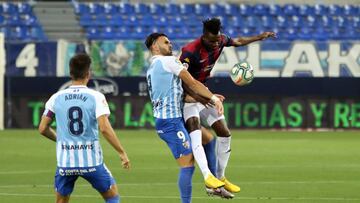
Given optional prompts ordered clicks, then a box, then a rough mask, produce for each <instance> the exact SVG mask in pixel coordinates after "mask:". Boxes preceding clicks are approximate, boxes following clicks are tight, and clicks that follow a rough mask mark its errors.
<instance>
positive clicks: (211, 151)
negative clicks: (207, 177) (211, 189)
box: [203, 138, 216, 176]
mask: <svg viewBox="0 0 360 203" xmlns="http://www.w3.org/2000/svg"><path fill="white" fill-rule="evenodd" d="M215 146H216V138H214V139H212V140H211V141H210V142H209V143H207V144H206V145H204V146H203V147H204V150H205V154H206V159H207V161H208V166H209V169H210V171H211V173H212V174H213V175H214V176H216V153H215Z"/></svg>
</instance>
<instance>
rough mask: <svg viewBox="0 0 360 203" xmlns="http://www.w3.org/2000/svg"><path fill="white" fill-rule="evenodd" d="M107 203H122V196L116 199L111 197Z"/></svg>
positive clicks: (117, 196)
mask: <svg viewBox="0 0 360 203" xmlns="http://www.w3.org/2000/svg"><path fill="white" fill-rule="evenodd" d="M105 201H106V202H105V203H120V196H119V195H116V196H115V197H111V198H109V199H106V200H105Z"/></svg>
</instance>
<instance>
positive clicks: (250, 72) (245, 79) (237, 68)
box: [230, 62, 254, 86]
mask: <svg viewBox="0 0 360 203" xmlns="http://www.w3.org/2000/svg"><path fill="white" fill-rule="evenodd" d="M230 77H231V79H232V81H233V82H234V83H235V84H236V85H239V86H243V85H248V84H250V83H251V82H252V81H253V79H254V69H253V67H252V66H251V64H250V63H248V62H239V63H237V64H235V65H234V66H233V67H232V68H231V71H230Z"/></svg>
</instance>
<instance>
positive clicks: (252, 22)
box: [245, 15, 260, 28]
mask: <svg viewBox="0 0 360 203" xmlns="http://www.w3.org/2000/svg"><path fill="white" fill-rule="evenodd" d="M245 23H246V26H247V27H249V28H255V27H257V26H258V25H260V22H259V19H258V17H257V16H252V15H251V16H248V17H246V20H245Z"/></svg>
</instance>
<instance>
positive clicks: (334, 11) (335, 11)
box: [329, 4, 344, 16]
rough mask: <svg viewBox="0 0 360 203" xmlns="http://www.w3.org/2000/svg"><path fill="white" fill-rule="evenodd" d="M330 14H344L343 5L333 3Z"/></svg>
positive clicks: (330, 6)
mask: <svg viewBox="0 0 360 203" xmlns="http://www.w3.org/2000/svg"><path fill="white" fill-rule="evenodd" d="M329 14H330V15H332V16H340V15H343V14H344V8H343V7H342V6H339V5H336V4H331V5H329Z"/></svg>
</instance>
